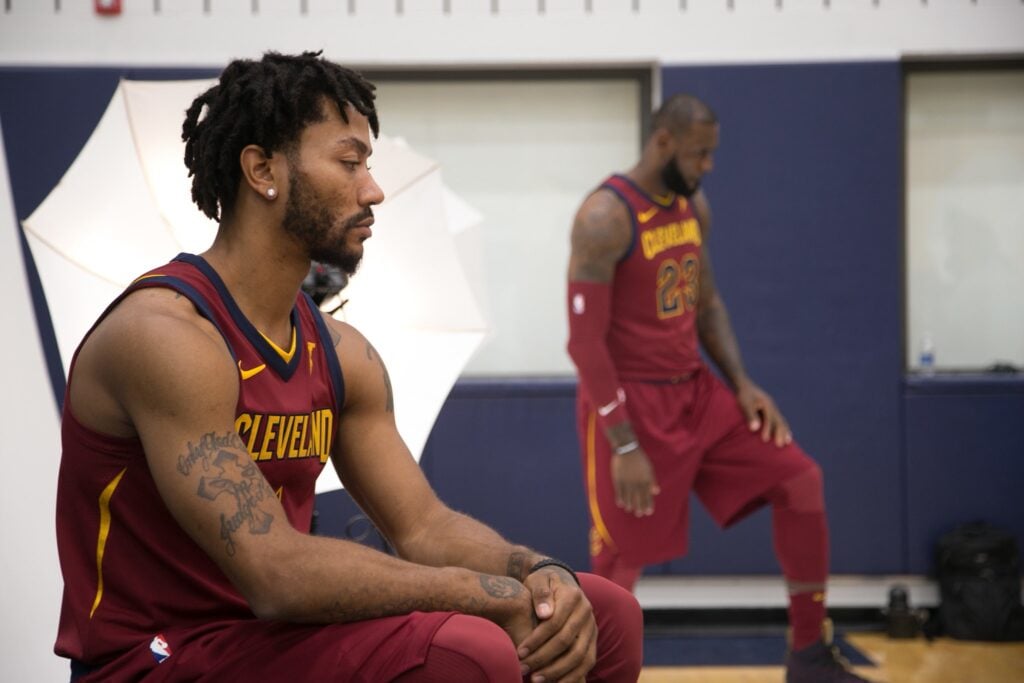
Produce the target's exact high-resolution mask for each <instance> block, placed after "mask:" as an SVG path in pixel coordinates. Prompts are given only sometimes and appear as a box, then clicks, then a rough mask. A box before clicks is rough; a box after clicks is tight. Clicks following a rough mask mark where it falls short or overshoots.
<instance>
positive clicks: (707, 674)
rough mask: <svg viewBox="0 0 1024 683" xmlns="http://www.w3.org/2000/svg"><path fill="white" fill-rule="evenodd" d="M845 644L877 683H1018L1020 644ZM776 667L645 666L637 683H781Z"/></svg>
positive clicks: (1023, 678)
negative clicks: (869, 662)
mask: <svg viewBox="0 0 1024 683" xmlns="http://www.w3.org/2000/svg"><path fill="white" fill-rule="evenodd" d="M845 639H846V641H847V642H849V643H850V644H852V645H853V646H855V647H856V648H857V649H858V650H860V651H861V652H863V653H864V654H865V655H867V656H868V657H869V658H870V659H871V660H872V661H874V662H875V663H876V664H877V666H873V667H872V666H865V667H857V668H855V669H854V670H855V671H856V672H857V673H859V674H860V675H862V676H864V677H866V678H868V679H869V680H871V681H876V682H877V683H1024V643H975V642H966V641H958V640H951V639H949V638H938V639H936V640H935V641H933V642H931V643H929V642H927V641H926V640H924V639H923V638H918V639H915V640H891V639H890V638H888V637H887V636H886V635H885V634H884V633H848V634H846V635H845ZM783 680H784V675H783V669H782V667H781V666H778V667H645V668H644V670H643V673H642V674H641V675H640V683H697V682H698V681H700V682H702V683H705V682H706V683H781V682H782V681H783Z"/></svg>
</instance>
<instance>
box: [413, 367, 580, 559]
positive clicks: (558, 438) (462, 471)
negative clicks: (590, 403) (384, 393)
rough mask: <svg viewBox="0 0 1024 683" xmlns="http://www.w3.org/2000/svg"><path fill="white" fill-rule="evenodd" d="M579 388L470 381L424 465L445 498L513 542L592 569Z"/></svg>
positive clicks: (455, 394)
mask: <svg viewBox="0 0 1024 683" xmlns="http://www.w3.org/2000/svg"><path fill="white" fill-rule="evenodd" d="M575 421H576V418H575V382H571V381H566V380H550V381H532V382H531V381H516V380H502V381H494V382H490V381H462V382H460V383H459V384H458V385H457V386H456V388H455V389H454V390H453V391H452V393H451V395H450V396H449V398H448V401H447V403H446V404H445V407H444V409H443V410H442V411H441V415H440V417H439V418H438V421H437V424H436V426H435V427H434V431H433V432H432V433H431V435H430V440H429V441H428V442H427V446H426V448H425V449H424V453H423V458H422V460H421V464H422V466H423V468H424V470H425V471H426V473H427V477H428V478H429V479H430V481H431V482H432V484H433V485H434V488H435V489H436V490H437V492H438V494H439V495H440V496H441V498H442V499H443V500H444V501H446V502H447V503H448V504H450V505H451V506H452V507H454V508H455V509H457V510H461V511H464V512H467V513H469V514H471V515H473V516H474V517H477V518H479V519H481V520H483V521H485V522H486V523H488V524H490V525H491V526H493V527H494V528H495V529H497V530H498V531H499V532H500V533H501V534H502V535H504V536H505V537H506V538H508V539H510V540H513V541H516V542H518V543H525V544H527V545H529V546H531V547H533V548H536V549H537V550H539V551H541V552H545V553H548V554H551V555H555V556H557V557H560V558H562V559H563V560H564V561H565V562H568V563H570V564H572V565H573V566H576V567H586V566H588V565H587V563H588V552H587V528H588V522H587V508H586V498H585V495H584V488H583V478H582V474H581V470H580V456H579V445H578V444H579V442H578V440H577V438H576V427H575Z"/></svg>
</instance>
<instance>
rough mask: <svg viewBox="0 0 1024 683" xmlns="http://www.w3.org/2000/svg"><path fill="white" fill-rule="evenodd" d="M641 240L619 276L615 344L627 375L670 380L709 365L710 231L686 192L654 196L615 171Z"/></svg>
mask: <svg viewBox="0 0 1024 683" xmlns="http://www.w3.org/2000/svg"><path fill="white" fill-rule="evenodd" d="M601 187H602V188H606V189H608V190H611V191H612V192H614V193H615V194H616V195H617V196H618V197H619V198H620V199H621V200H622V201H623V202H624V203H625V204H626V206H627V208H628V209H629V214H630V219H631V221H632V230H633V239H632V241H631V243H630V247H629V249H628V251H627V252H626V254H625V255H624V256H623V257H622V258H621V259H620V260H619V263H618V265H617V266H616V268H615V276H614V279H613V281H612V304H611V306H612V309H611V325H610V328H609V331H608V337H607V342H608V351H609V352H610V353H611V357H612V361H613V362H614V363H615V369H616V371H617V373H618V375H619V377H620V378H621V379H623V380H664V379H671V378H673V377H678V376H680V375H686V374H689V373H691V372H693V371H694V370H696V369H697V368H699V367H700V366H701V365H702V362H701V358H700V351H699V345H698V339H697V302H698V300H699V285H700V267H701V263H700V258H701V241H702V233H701V226H700V223H699V222H698V221H697V217H696V216H695V215H694V212H693V207H692V206H691V205H690V203H689V202H688V201H687V200H686V198H684V197H682V196H679V195H675V194H670V195H668V196H666V197H652V196H651V195H649V194H647V193H646V192H644V191H643V190H641V189H640V188H639V187H637V186H636V185H635V184H634V183H633V182H632V181H631V180H630V179H629V178H627V177H625V176H622V175H614V176H612V177H610V178H608V179H607V180H605V181H604V183H602V184H601Z"/></svg>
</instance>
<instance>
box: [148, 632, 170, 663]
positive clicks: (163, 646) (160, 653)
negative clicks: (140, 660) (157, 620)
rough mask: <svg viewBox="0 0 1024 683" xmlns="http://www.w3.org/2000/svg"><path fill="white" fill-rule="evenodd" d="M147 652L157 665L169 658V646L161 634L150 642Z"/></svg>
mask: <svg viewBox="0 0 1024 683" xmlns="http://www.w3.org/2000/svg"><path fill="white" fill-rule="evenodd" d="M149 651H150V652H152V653H153V659H155V660H156V663H157V664H159V663H160V662H162V661H164V660H165V659H167V658H168V657H170V656H171V646H170V645H168V644H167V641H166V640H164V636H163V634H162V633H161V634H160V635H158V636H155V637H154V638H153V640H152V641H151V642H150V644H149Z"/></svg>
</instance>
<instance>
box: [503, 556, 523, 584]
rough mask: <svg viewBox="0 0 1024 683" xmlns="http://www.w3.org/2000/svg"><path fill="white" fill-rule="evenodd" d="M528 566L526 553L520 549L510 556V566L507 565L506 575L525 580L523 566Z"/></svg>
mask: <svg viewBox="0 0 1024 683" xmlns="http://www.w3.org/2000/svg"><path fill="white" fill-rule="evenodd" d="M525 566H526V553H523V552H519V551H518V550H517V551H515V552H513V553H512V554H511V555H509V556H508V566H507V567H505V575H506V576H511V577H512V578H513V579H516V580H518V581H522V580H523V567H525Z"/></svg>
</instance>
